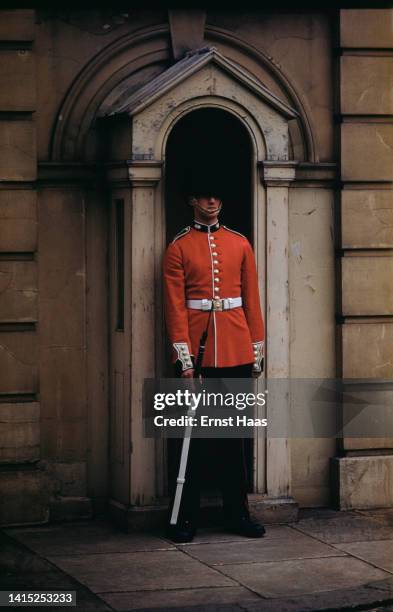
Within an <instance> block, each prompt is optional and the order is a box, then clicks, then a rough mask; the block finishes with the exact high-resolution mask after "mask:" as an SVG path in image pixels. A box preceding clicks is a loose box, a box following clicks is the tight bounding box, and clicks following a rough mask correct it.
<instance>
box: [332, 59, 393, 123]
mask: <svg viewBox="0 0 393 612" xmlns="http://www.w3.org/2000/svg"><path fill="white" fill-rule="evenodd" d="M341 112H342V113H343V114H350V115H356V114H359V115H367V114H370V115H390V114H393V57H363V56H352V55H344V56H342V57H341Z"/></svg>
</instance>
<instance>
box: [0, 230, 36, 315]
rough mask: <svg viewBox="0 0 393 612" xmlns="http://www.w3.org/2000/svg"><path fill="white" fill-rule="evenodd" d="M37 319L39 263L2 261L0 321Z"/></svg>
mask: <svg viewBox="0 0 393 612" xmlns="http://www.w3.org/2000/svg"><path fill="white" fill-rule="evenodd" d="M0 222H1V221H0ZM37 319H38V311H37V264H36V263H35V262H34V261H0V321H6V322H10V321H17V322H19V323H23V322H26V321H37Z"/></svg>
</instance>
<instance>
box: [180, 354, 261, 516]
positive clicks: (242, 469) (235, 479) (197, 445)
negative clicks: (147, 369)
mask: <svg viewBox="0 0 393 612" xmlns="http://www.w3.org/2000/svg"><path fill="white" fill-rule="evenodd" d="M251 373H252V364H245V365H240V366H235V367H230V368H202V376H203V377H204V378H250V377H251ZM176 374H177V375H179V370H178V369H177V370H176ZM173 442H174V443H176V466H177V470H178V468H179V464H180V453H181V447H182V440H181V439H177V440H173ZM206 458H209V461H211V460H212V461H213V462H214V466H213V465H212V467H214V468H215V470H214V471H215V473H216V474H217V479H218V485H219V487H220V489H221V492H222V498H223V510H224V517H225V518H227V519H228V520H231V519H234V520H236V518H238V517H239V516H241V515H246V516H249V510H248V501H247V482H248V479H247V467H246V457H245V445H244V439H243V438H192V437H191V441H190V450H189V455H188V462H187V470H186V476H185V483H184V485H183V494H182V500H181V504H180V510H179V516H178V521H177V524H178V525H180V524H181V523H182V522H184V521H186V520H188V521H191V523H193V524H194V525H197V524H198V519H199V506H200V494H201V488H203V485H204V483H203V482H201V480H202V479H201V469H202V467H203V463H204V462H205V461H206ZM210 458H212V459H210ZM205 465H206V464H205ZM209 465H210V464H209ZM176 476H177V474H176ZM170 484H171V485H172V486H171V500H172V501H171V505H170V513H171V512H172V505H173V501H174V495H175V490H176V482H172V483H170Z"/></svg>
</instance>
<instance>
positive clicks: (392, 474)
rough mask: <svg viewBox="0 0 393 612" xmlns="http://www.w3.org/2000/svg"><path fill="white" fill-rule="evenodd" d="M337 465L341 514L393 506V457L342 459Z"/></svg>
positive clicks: (338, 460) (392, 535)
mask: <svg viewBox="0 0 393 612" xmlns="http://www.w3.org/2000/svg"><path fill="white" fill-rule="evenodd" d="M333 462H334V464H335V470H336V474H337V482H338V491H337V497H338V504H339V507H340V509H341V510H350V509H356V508H383V507H391V506H392V505H393V455H381V456H370V457H340V458H336V459H334V460H333ZM391 537H392V538H393V530H392V534H391Z"/></svg>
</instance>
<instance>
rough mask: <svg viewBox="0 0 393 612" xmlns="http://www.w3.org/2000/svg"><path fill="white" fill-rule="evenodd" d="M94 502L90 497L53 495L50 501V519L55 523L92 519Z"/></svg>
mask: <svg viewBox="0 0 393 612" xmlns="http://www.w3.org/2000/svg"><path fill="white" fill-rule="evenodd" d="M92 517H93V504H92V500H91V498H90V497H70V496H69V497H62V496H61V495H60V496H59V495H58V496H56V497H53V498H52V499H51V500H50V503H49V520H50V522H53V523H62V522H63V521H75V520H79V519H91V518H92Z"/></svg>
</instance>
